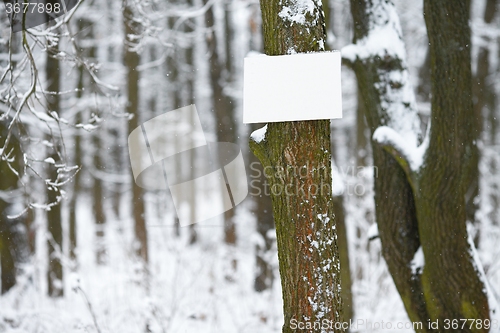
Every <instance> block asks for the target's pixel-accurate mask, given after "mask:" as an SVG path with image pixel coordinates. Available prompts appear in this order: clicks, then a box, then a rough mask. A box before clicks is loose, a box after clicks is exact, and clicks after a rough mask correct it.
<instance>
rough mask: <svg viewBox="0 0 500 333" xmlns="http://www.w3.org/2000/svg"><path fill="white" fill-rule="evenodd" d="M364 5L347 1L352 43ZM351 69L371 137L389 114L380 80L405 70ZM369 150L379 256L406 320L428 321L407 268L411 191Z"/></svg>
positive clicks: (411, 245) (412, 241)
mask: <svg viewBox="0 0 500 333" xmlns="http://www.w3.org/2000/svg"><path fill="white" fill-rule="evenodd" d="M375 2H377V1H375ZM368 4H369V5H370V6H371V5H372V2H368V1H364V0H351V13H352V16H353V21H354V41H353V42H354V43H356V42H357V41H358V40H361V39H363V38H364V37H366V36H367V34H368V32H369V26H370V21H371V20H372V19H373V18H372V15H373V12H371V11H369V10H368V6H367V5H368ZM351 66H352V67H353V69H354V71H355V72H356V77H357V79H358V89H359V93H360V94H361V96H362V102H363V106H362V107H363V108H364V111H365V116H366V120H367V123H368V126H369V128H370V132H371V134H373V132H374V131H375V130H376V129H377V128H378V127H379V126H383V125H387V118H388V116H387V115H386V114H385V110H383V109H382V107H381V101H382V97H381V95H382V93H383V92H384V91H385V88H384V87H386V86H389V85H390V82H388V80H383V79H382V78H383V77H384V75H383V73H389V72H391V71H395V72H399V71H402V70H403V69H404V68H402V64H401V62H400V60H399V59H393V58H390V57H386V58H384V59H381V58H380V57H376V58H370V59H367V60H365V61H356V62H355V63H353V64H351ZM381 73H382V74H381ZM385 77H387V75H386V76H385ZM375 83H376V85H375ZM378 87H379V88H378ZM372 151H373V163H374V165H375V166H376V167H377V168H378V177H375V179H374V182H375V184H374V188H375V206H376V210H375V213H376V220H377V224H378V229H379V235H380V239H381V242H382V254H383V256H384V259H385V261H386V263H387V266H388V268H389V272H390V273H391V275H392V277H393V280H394V283H395V285H396V288H397V290H398V292H399V294H400V295H401V298H402V300H403V303H404V305H405V308H406V311H407V313H408V316H409V318H410V320H412V321H414V322H417V321H418V322H426V320H427V318H428V314H427V310H426V308H425V301H424V299H423V297H422V288H421V286H420V283H419V281H418V276H417V277H415V276H414V275H413V274H412V271H411V269H410V262H411V260H412V259H413V255H414V253H415V252H416V251H417V249H418V247H419V245H420V241H419V235H418V223H417V218H416V215H415V203H414V199H413V192H412V189H411V186H410V184H409V183H408V181H407V178H406V175H405V173H404V172H403V170H402V169H401V168H400V166H399V165H398V163H397V162H396V160H394V158H392V156H390V155H389V154H388V153H387V152H385V151H384V150H383V149H382V148H381V147H380V146H379V145H377V144H375V143H374V142H372Z"/></svg>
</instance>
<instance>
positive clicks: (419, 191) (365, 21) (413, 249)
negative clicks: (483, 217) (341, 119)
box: [343, 0, 489, 332]
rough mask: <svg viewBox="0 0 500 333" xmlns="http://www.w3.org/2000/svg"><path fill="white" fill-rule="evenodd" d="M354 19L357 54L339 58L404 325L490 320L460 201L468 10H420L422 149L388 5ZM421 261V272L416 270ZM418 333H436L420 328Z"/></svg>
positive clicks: (428, 6) (469, 112) (467, 121)
mask: <svg viewBox="0 0 500 333" xmlns="http://www.w3.org/2000/svg"><path fill="white" fill-rule="evenodd" d="M351 12H352V15H353V19H354V21H355V22H357V24H356V27H355V36H354V44H353V45H350V46H347V47H345V48H344V49H343V57H344V60H345V62H346V63H347V64H349V65H350V66H351V67H352V68H353V69H354V70H355V72H356V76H357V78H358V85H359V89H360V92H361V94H362V96H363V100H364V104H365V107H366V110H367V121H368V123H369V126H370V129H371V131H372V134H373V138H372V139H373V155H374V163H375V165H376V166H377V167H378V171H379V177H378V178H376V179H375V203H376V217H377V223H378V229H379V234H380V238H381V241H382V249H383V250H382V251H383V255H384V258H385V260H386V262H387V265H388V267H389V271H390V272H391V275H392V277H393V279H394V282H395V285H396V287H397V289H398V291H399V293H400V295H401V298H402V300H403V303H404V305H405V308H406V310H407V312H408V316H409V317H410V319H411V320H412V321H414V322H423V323H425V322H427V320H433V321H434V320H436V319H439V321H440V322H441V324H443V323H444V320H445V319H450V320H451V319H458V320H459V319H481V320H485V319H488V318H489V313H488V309H489V307H488V301H487V298H486V295H485V292H484V287H485V286H484V284H483V282H482V280H481V278H480V276H479V271H480V267H478V266H476V264H477V263H475V260H474V258H473V255H472V251H471V247H470V244H469V243H468V235H467V230H466V210H465V207H466V204H465V195H466V191H467V187H468V185H469V181H470V177H471V170H472V166H473V165H472V164H473V163H477V158H476V157H475V156H473V155H474V151H476V150H474V149H473V145H474V144H475V143H474V138H475V134H474V129H473V128H472V129H471V128H470V127H471V119H473V117H474V112H473V108H472V100H471V70H470V50H469V44H470V32H469V28H468V25H467V20H468V10H467V7H466V4H465V2H460V3H459V2H454V3H453V5H452V4H451V3H446V1H425V14H426V15H425V18H426V23H427V29H428V35H429V41H430V57H431V72H432V74H431V75H432V76H431V79H432V87H431V92H432V116H431V122H432V125H429V128H428V133H427V135H426V136H425V138H424V139H423V140H422V139H421V133H420V131H419V127H420V123H419V119H418V117H417V113H416V108H415V106H414V96H413V92H412V89H411V87H410V84H409V78H408V70H407V66H406V61H405V51H404V43H403V41H402V38H401V29H400V26H399V19H398V17H397V14H396V12H395V8H394V5H393V4H392V2H390V1H385V0H377V1H354V0H352V1H351ZM420 246H421V251H419V249H420ZM418 253H420V254H422V253H423V258H422V259H424V260H421V262H422V263H424V262H425V264H422V265H423V267H422V265H420V266H418V265H417V262H416V260H414V258H415V259H416V257H417V255H416V254H418ZM417 266H418V267H417ZM439 329H440V330H442V329H444V327H443V326H440V327H439ZM421 331H422V332H427V331H432V330H429V329H428V327H426V325H423V329H422V330H421ZM459 331H460V332H484V331H486V329H485V328H484V325H483V326H482V327H479V326H477V327H476V326H474V327H472V329H470V328H469V327H467V328H465V327H464V328H462V327H461V329H460V330H459Z"/></svg>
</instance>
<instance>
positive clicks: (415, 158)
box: [373, 126, 430, 171]
mask: <svg viewBox="0 0 500 333" xmlns="http://www.w3.org/2000/svg"><path fill="white" fill-rule="evenodd" d="M429 128H430V126H429ZM428 138H429V135H426V137H425V140H424V142H423V143H422V144H421V145H420V146H418V147H417V146H416V142H415V141H414V140H411V139H412V136H410V139H409V140H408V138H405V137H403V136H402V135H400V134H399V133H398V132H396V131H395V130H394V129H392V128H390V127H388V126H381V127H379V128H377V129H376V130H375V133H373V140H375V141H377V142H378V143H381V144H384V145H390V146H392V147H394V148H396V149H397V150H398V151H399V152H400V153H401V154H402V155H403V156H402V157H404V158H405V159H406V160H407V161H408V163H409V165H410V168H411V170H412V171H418V170H419V169H420V167H421V166H422V165H423V162H424V156H425V153H426V151H427V147H428V145H429V139H428Z"/></svg>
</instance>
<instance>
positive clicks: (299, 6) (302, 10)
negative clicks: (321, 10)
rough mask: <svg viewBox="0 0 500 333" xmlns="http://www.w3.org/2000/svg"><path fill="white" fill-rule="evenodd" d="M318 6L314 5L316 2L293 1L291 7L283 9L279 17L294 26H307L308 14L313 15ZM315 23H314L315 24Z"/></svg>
mask: <svg viewBox="0 0 500 333" xmlns="http://www.w3.org/2000/svg"><path fill="white" fill-rule="evenodd" d="M316 6H317V4H315V3H314V0H295V1H291V4H290V6H285V7H283V9H282V10H281V11H280V13H279V14H278V15H279V17H281V18H282V19H283V20H285V21H289V22H291V23H292V24H293V23H298V24H306V22H307V20H306V14H307V13H309V14H310V15H313V14H314V9H315V7H316ZM315 21H316V20H314V22H313V23H314V24H315ZM314 24H312V25H314Z"/></svg>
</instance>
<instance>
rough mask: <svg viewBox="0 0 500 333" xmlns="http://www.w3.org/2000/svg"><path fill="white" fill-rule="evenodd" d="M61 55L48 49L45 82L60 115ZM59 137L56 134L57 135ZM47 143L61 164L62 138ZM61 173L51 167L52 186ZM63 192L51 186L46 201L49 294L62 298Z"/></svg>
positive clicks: (49, 106)
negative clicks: (47, 209)
mask: <svg viewBox="0 0 500 333" xmlns="http://www.w3.org/2000/svg"><path fill="white" fill-rule="evenodd" d="M58 52H59V46H58V45H57V44H55V45H48V46H47V62H46V71H45V73H46V78H47V91H49V92H51V93H52V94H47V95H46V98H47V109H48V111H49V112H57V113H59V112H60V105H59V104H60V98H59V94H58V93H59V91H60V77H59V75H60V74H59V71H60V69H59V60H58V59H57V58H55V57H54V56H55V55H57V53H58ZM56 133H57V132H56ZM56 133H55V135H54V136H53V137H52V138H47V140H49V141H50V140H52V142H53V143H54V146H53V148H52V149H53V152H52V153H51V154H50V156H49V157H51V158H52V159H53V160H54V161H55V162H56V164H57V163H58V162H59V161H60V160H61V158H60V156H59V153H58V150H59V149H60V142H59V140H60V138H59V137H57V135H58V133H57V134H56ZM58 176H59V175H58V172H57V168H56V167H55V165H51V166H50V169H49V174H48V178H49V179H50V180H51V181H52V182H54V183H55V182H57V181H58V179H59V178H58ZM61 195H62V194H61V192H60V189H59V188H58V187H57V186H53V185H49V186H48V188H47V201H48V202H49V203H50V204H54V203H57V204H55V205H53V206H52V207H51V208H50V210H49V211H48V212H47V228H48V234H49V238H48V240H47V247H48V258H49V267H48V272H47V277H48V293H49V296H51V297H62V296H63V293H64V290H63V266H62V262H61V259H62V258H61V256H62V249H63V248H62V239H63V231H62V216H61V205H60V203H59V201H60V197H61Z"/></svg>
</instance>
